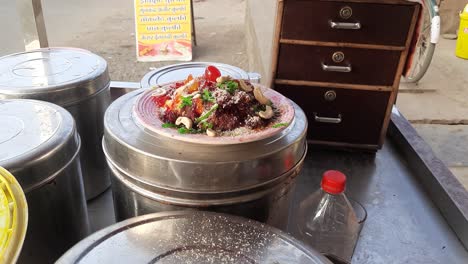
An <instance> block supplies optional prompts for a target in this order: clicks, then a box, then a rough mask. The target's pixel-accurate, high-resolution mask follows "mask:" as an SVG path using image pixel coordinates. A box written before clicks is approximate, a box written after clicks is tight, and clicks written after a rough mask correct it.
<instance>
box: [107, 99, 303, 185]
mask: <svg viewBox="0 0 468 264" xmlns="http://www.w3.org/2000/svg"><path fill="white" fill-rule="evenodd" d="M143 92H144V90H137V91H134V92H132V93H129V94H127V95H124V96H122V97H120V98H119V99H117V100H116V101H114V103H112V104H111V106H109V108H108V109H107V111H106V115H105V118H104V127H105V130H104V140H103V149H104V153H105V155H106V157H107V160H108V162H109V163H110V164H111V166H112V167H113V168H116V169H117V170H118V171H119V172H120V173H123V174H125V175H124V176H126V177H127V178H128V179H131V180H135V181H138V182H139V183H141V184H145V185H147V187H145V188H146V189H148V188H150V187H154V188H158V189H164V191H165V192H166V193H167V191H173V192H180V193H191V194H193V193H203V194H216V193H227V192H230V193H232V192H237V191H241V190H248V189H252V188H256V187H258V186H260V185H266V184H273V183H274V182H275V181H277V180H279V179H281V178H282V177H283V176H285V175H287V174H288V173H291V171H293V170H299V169H300V164H301V163H302V159H303V157H304V155H305V152H306V148H307V144H306V138H305V135H306V130H307V119H306V118H305V115H304V112H303V111H302V110H301V109H300V108H299V107H298V106H297V105H295V104H294V107H295V117H294V119H293V122H292V124H291V125H289V126H288V127H287V128H286V129H284V130H283V131H282V132H281V133H278V134H276V135H274V136H272V137H270V138H266V139H263V140H260V141H256V142H250V143H241V144H234V145H222V146H219V145H203V144H196V143H189V142H184V141H179V140H175V139H172V138H169V137H165V136H163V135H160V134H157V133H154V132H151V131H148V130H145V129H144V127H143V126H142V125H141V124H140V123H139V122H138V121H137V119H136V117H135V116H134V115H133V106H134V104H135V101H136V99H138V97H139V96H140V95H141V94H142V93H143ZM283 178H284V177H283ZM148 186H149V187H148Z"/></svg>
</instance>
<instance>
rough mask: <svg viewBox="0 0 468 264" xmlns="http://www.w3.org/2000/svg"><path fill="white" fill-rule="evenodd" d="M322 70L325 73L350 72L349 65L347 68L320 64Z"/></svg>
mask: <svg viewBox="0 0 468 264" xmlns="http://www.w3.org/2000/svg"><path fill="white" fill-rule="evenodd" d="M322 70H324V71H327V72H351V70H352V68H351V65H348V66H334V65H327V64H325V63H322Z"/></svg>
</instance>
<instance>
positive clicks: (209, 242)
mask: <svg viewBox="0 0 468 264" xmlns="http://www.w3.org/2000/svg"><path fill="white" fill-rule="evenodd" d="M57 263H83V264H84V263H135V264H136V263H166V264H169V263H174V264H176V263H177V264H178V263H187V264H188V263H197V264H202V263H216V264H222V263H238V264H243V263H249V264H250V263H268V264H274V263H278V264H280V263H281V264H291V263H304V264H305V263H330V262H329V261H328V260H327V259H326V258H325V257H323V256H322V255H320V254H319V253H317V252H316V251H315V250H313V249H310V248H308V247H306V246H305V245H304V244H302V243H301V242H299V241H298V240H295V239H294V238H292V237H290V236H288V235H286V234H285V233H283V232H281V231H280V230H278V229H275V228H272V227H269V226H267V225H264V224H261V223H259V222H255V221H252V220H247V219H244V218H240V217H235V216H230V215H224V214H217V213H208V212H200V211H183V212H182V211H180V212H164V213H156V214H149V215H144V216H140V217H135V218H132V219H129V220H126V221H123V222H120V223H118V224H115V225H112V226H110V227H108V228H106V229H104V230H101V231H99V232H97V233H95V234H93V235H91V236H89V237H88V238H86V239H85V240H83V241H81V242H80V243H78V244H77V245H75V246H74V247H73V248H72V249H70V250H69V251H68V252H67V253H65V255H63V256H62V257H61V258H60V259H59V260H58V261H57Z"/></svg>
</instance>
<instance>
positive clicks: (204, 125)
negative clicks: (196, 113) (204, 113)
mask: <svg viewBox="0 0 468 264" xmlns="http://www.w3.org/2000/svg"><path fill="white" fill-rule="evenodd" d="M198 127H200V128H201V129H202V130H205V131H206V130H207V129H208V128H213V124H211V123H209V122H208V121H206V119H205V120H202V121H201V122H200V123H199V124H198Z"/></svg>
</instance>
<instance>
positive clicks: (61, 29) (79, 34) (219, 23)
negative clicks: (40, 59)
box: [0, 0, 248, 81]
mask: <svg viewBox="0 0 468 264" xmlns="http://www.w3.org/2000/svg"><path fill="white" fill-rule="evenodd" d="M4 2H5V3H3V2H2V5H0V24H1V25H6V24H12V22H13V21H19V17H18V15H17V14H16V6H15V1H6V0H5V1H4ZM193 2H194V12H195V25H196V33H197V41H198V46H196V47H194V48H193V54H194V56H193V60H194V61H215V62H222V63H227V64H231V65H235V66H238V67H240V68H244V69H246V68H247V64H248V63H247V55H246V53H245V49H246V48H245V42H246V41H245V34H244V16H245V2H244V0H194V1H193ZM42 3H43V10H44V17H45V20H46V28H47V33H48V38H49V45H50V46H69V47H79V48H84V49H88V50H90V51H93V52H95V53H97V54H99V55H100V56H102V57H103V58H104V59H106V60H107V62H108V63H109V71H110V75H111V79H112V80H115V81H140V79H141V78H142V77H143V75H144V74H145V73H147V72H148V71H150V68H154V67H161V66H164V65H168V64H174V63H176V62H145V63H144V62H137V61H136V55H135V54H136V51H135V36H134V30H135V29H134V28H135V25H134V16H133V12H134V10H133V1H132V0H101V1H94V0H80V1H72V0H65V1H64V0H42ZM20 30H21V27H20V25H18V23H13V25H12V27H0V36H2V37H5V39H9V41H8V42H7V43H5V44H3V43H2V44H1V45H0V56H1V55H5V54H9V53H12V52H19V51H22V47H23V46H22V41H21V32H20Z"/></svg>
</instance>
